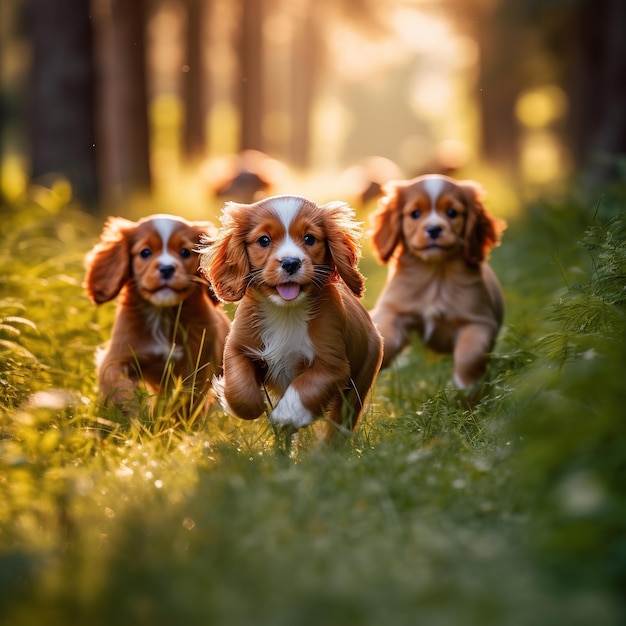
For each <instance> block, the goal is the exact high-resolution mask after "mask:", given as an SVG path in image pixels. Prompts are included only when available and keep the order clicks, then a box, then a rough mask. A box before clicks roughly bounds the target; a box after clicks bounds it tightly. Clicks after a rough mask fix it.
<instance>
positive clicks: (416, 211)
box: [411, 209, 422, 220]
mask: <svg viewBox="0 0 626 626" xmlns="http://www.w3.org/2000/svg"><path fill="white" fill-rule="evenodd" d="M421 214H422V212H421V211H420V210H419V209H415V211H412V212H411V217H412V218H413V219H414V220H416V219H417V218H418V217H419V216H420V215H421Z"/></svg>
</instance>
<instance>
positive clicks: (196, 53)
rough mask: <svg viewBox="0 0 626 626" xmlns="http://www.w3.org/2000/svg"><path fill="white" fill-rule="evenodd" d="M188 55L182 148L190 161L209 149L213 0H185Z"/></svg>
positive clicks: (184, 81) (184, 83)
mask: <svg viewBox="0 0 626 626" xmlns="http://www.w3.org/2000/svg"><path fill="white" fill-rule="evenodd" d="M185 6H186V8H187V58H186V67H185V68H184V72H183V98H184V102H185V126H184V132H183V149H184V153H185V156H186V158H187V159H188V160H190V161H195V160H198V159H200V158H202V157H203V156H204V153H205V149H206V117H207V111H208V81H209V76H208V70H207V67H206V63H205V60H204V47H203V42H204V41H205V35H204V33H205V31H206V25H205V20H206V16H207V15H208V14H209V11H210V7H211V0H186V2H185Z"/></svg>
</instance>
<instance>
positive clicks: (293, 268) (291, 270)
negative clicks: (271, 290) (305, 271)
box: [280, 257, 302, 276]
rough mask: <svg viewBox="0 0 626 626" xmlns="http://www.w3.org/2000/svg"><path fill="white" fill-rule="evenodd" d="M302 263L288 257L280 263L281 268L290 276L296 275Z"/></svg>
mask: <svg viewBox="0 0 626 626" xmlns="http://www.w3.org/2000/svg"><path fill="white" fill-rule="evenodd" d="M301 265H302V261H301V260H300V259H294V258H292V257H287V258H285V259H283V260H282V261H281V262H280V267H281V268H282V269H284V270H285V272H287V274H289V275H290V276H291V275H292V274H295V273H296V272H297V271H298V270H299V269H300V267H301Z"/></svg>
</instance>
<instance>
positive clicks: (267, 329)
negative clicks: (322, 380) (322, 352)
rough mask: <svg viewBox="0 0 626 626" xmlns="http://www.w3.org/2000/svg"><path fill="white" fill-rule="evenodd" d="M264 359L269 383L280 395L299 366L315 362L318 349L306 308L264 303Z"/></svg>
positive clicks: (262, 333)
mask: <svg viewBox="0 0 626 626" xmlns="http://www.w3.org/2000/svg"><path fill="white" fill-rule="evenodd" d="M261 308H262V311H263V314H262V316H261V341H262V342H263V348H262V350H261V354H260V355H259V356H261V358H262V359H263V360H264V361H265V363H266V364H267V377H268V382H270V383H271V386H272V387H275V388H276V389H277V390H278V391H279V393H284V391H285V390H286V389H287V387H289V385H290V384H291V382H292V381H293V379H294V378H295V376H296V367H297V366H298V365H299V364H301V363H302V362H303V361H304V362H306V363H308V364H310V363H312V362H313V358H314V355H315V350H314V348H313V343H312V341H311V338H310V337H309V330H308V321H309V310H308V307H306V306H294V307H277V306H275V305H273V304H272V303H271V302H264V303H262V304H261Z"/></svg>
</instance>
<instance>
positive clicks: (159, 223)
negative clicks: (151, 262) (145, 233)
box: [153, 217, 177, 265]
mask: <svg viewBox="0 0 626 626" xmlns="http://www.w3.org/2000/svg"><path fill="white" fill-rule="evenodd" d="M153 224H154V229H155V230H156V231H157V233H159V235H160V236H161V241H162V242H163V249H162V250H161V254H160V255H159V257H158V259H157V260H158V261H159V263H160V264H161V265H173V264H174V263H175V262H176V260H177V259H176V257H175V256H173V255H171V254H170V253H169V252H168V250H167V244H168V243H169V240H170V237H171V236H172V233H173V232H174V227H175V226H176V224H177V222H176V221H175V220H172V219H169V218H166V217H163V218H157V219H155V220H154V221H153Z"/></svg>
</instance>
